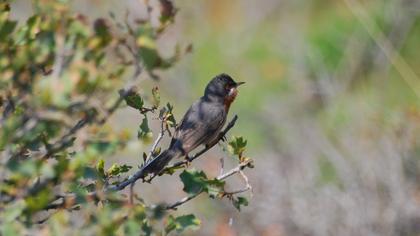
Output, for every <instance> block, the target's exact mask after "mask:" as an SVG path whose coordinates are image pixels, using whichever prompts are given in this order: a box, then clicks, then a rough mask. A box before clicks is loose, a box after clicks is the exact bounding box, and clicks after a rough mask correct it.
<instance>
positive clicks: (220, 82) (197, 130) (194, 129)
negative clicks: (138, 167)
mask: <svg viewBox="0 0 420 236" xmlns="http://www.w3.org/2000/svg"><path fill="white" fill-rule="evenodd" d="M240 84H242V83H236V82H235V81H234V80H233V79H232V78H231V77H230V76H229V75H227V74H220V75H218V76H216V77H214V78H213V79H212V80H211V81H210V82H209V83H208V85H207V87H206V89H205V91H204V96H203V97H201V98H200V99H199V100H198V101H196V102H194V103H193V104H192V106H191V107H190V108H189V109H188V111H187V112H186V113H185V115H184V118H183V119H182V121H181V122H180V124H179V126H178V127H177V129H176V131H175V134H174V136H173V138H172V141H171V143H170V145H169V148H168V149H167V150H165V151H164V152H162V153H161V154H160V155H159V156H157V157H156V158H154V159H153V160H152V161H151V162H149V163H147V164H146V166H145V167H144V170H145V172H147V173H159V172H160V171H162V169H163V168H164V167H165V166H166V165H167V164H168V163H169V162H170V161H171V160H172V159H173V158H177V157H181V156H186V155H188V154H189V153H190V152H191V151H192V150H194V149H195V148H197V147H198V146H200V145H211V144H213V143H214V142H217V141H218V140H216V139H217V137H218V136H219V133H220V131H221V129H222V128H223V126H224V124H225V122H226V117H227V114H228V111H229V107H230V104H231V103H232V102H233V100H234V99H235V97H236V95H237V89H236V88H237V86H239V85H240Z"/></svg>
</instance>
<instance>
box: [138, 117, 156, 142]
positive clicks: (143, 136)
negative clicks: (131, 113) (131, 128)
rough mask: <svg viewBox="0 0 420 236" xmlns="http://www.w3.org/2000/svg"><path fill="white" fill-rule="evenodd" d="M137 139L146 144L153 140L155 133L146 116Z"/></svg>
mask: <svg viewBox="0 0 420 236" xmlns="http://www.w3.org/2000/svg"><path fill="white" fill-rule="evenodd" d="M137 137H138V138H139V139H140V140H142V141H145V142H148V141H150V140H151V139H152V138H153V133H152V131H151V130H150V128H149V122H148V120H147V116H144V118H143V121H142V122H141V124H140V126H139V130H138V131H137Z"/></svg>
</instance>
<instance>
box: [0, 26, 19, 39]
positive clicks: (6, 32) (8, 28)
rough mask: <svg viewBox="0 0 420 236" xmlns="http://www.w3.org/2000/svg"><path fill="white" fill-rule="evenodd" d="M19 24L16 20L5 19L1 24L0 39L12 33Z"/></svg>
mask: <svg viewBox="0 0 420 236" xmlns="http://www.w3.org/2000/svg"><path fill="white" fill-rule="evenodd" d="M16 25H17V22H16V21H5V22H3V25H0V40H3V39H5V38H6V37H7V36H8V35H9V34H10V33H12V32H13V31H14V30H15V27H16Z"/></svg>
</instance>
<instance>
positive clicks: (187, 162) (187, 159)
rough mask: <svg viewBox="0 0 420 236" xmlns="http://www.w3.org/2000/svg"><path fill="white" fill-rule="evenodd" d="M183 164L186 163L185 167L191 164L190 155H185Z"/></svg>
mask: <svg viewBox="0 0 420 236" xmlns="http://www.w3.org/2000/svg"><path fill="white" fill-rule="evenodd" d="M185 161H186V162H185V165H186V167H187V168H188V167H190V165H191V162H192V159H191V157H189V156H188V155H185Z"/></svg>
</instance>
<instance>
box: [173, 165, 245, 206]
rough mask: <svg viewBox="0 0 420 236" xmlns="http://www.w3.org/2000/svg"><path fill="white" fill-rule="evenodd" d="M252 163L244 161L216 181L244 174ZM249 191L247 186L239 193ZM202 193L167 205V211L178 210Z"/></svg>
mask: <svg viewBox="0 0 420 236" xmlns="http://www.w3.org/2000/svg"><path fill="white" fill-rule="evenodd" d="M251 163H252V160H247V161H244V162H242V163H240V164H239V165H238V166H236V167H235V168H233V169H231V170H229V171H228V172H226V173H225V174H222V175H219V176H217V177H216V180H224V179H226V178H228V177H230V176H232V175H234V174H236V173H240V172H242V170H243V169H244V168H245V167H247V166H249V165H250V164H251ZM249 189H252V188H251V187H250V186H247V187H246V188H245V189H242V190H240V191H239V192H238V193H241V192H245V191H248V190H249ZM201 193H203V189H202V190H200V191H198V192H197V193H195V194H193V195H190V196H188V197H184V198H182V199H181V200H179V201H177V202H175V203H172V204H170V205H167V206H166V209H167V210H176V208H177V207H178V206H180V205H182V204H184V203H186V202H188V201H190V200H191V199H193V198H195V197H197V196H198V195H200V194H201ZM229 194H230V193H229ZM233 194H235V193H233Z"/></svg>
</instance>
